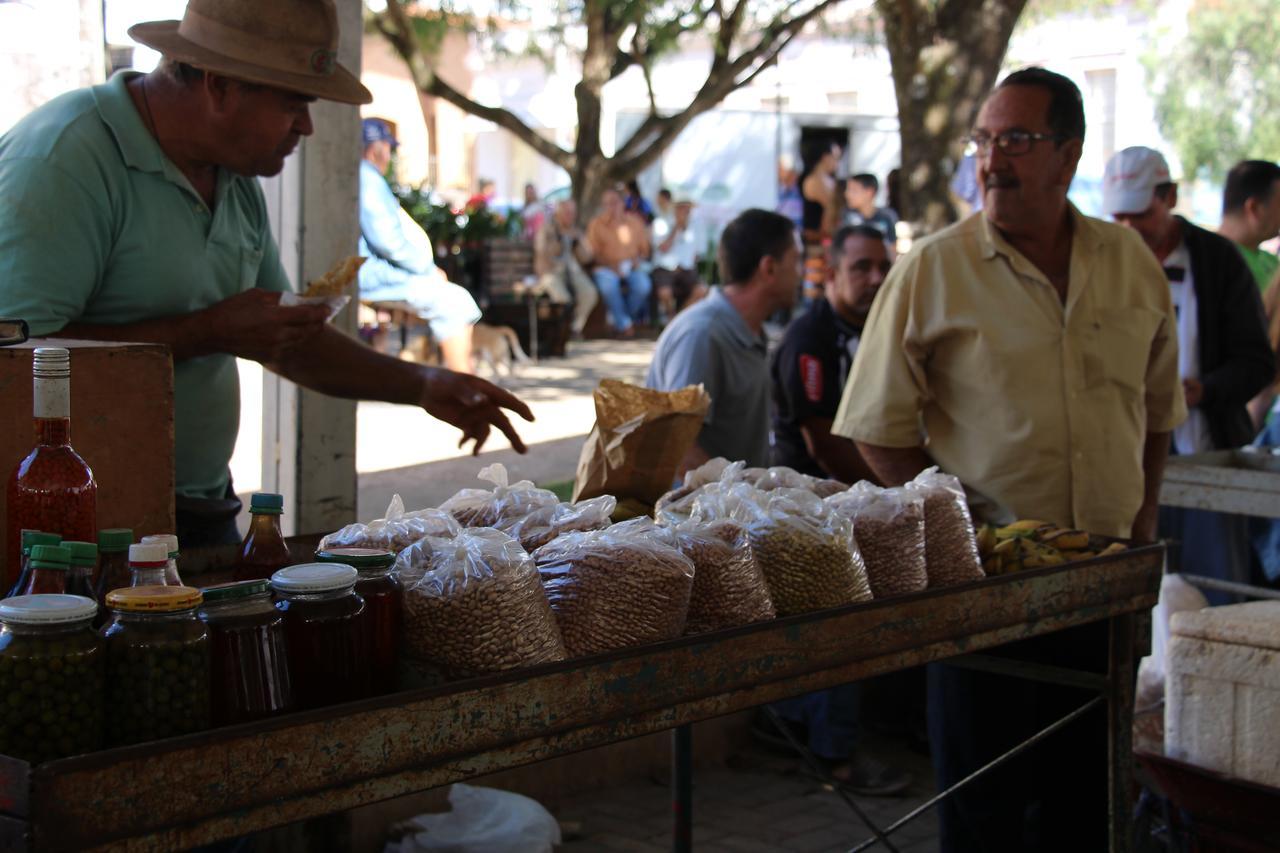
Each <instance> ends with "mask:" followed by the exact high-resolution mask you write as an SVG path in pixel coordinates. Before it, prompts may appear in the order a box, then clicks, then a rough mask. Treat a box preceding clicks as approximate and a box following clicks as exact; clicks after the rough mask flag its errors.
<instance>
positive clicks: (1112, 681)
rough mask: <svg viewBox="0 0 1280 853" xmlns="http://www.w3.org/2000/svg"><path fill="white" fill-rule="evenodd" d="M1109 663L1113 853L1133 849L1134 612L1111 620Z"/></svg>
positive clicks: (1108, 696)
mask: <svg viewBox="0 0 1280 853" xmlns="http://www.w3.org/2000/svg"><path fill="white" fill-rule="evenodd" d="M1109 634H1110V642H1109V660H1108V665H1107V680H1108V682H1109V683H1108V687H1107V730H1108V731H1107V735H1108V736H1107V753H1108V759H1109V761H1108V769H1109V773H1108V779H1107V782H1108V788H1109V792H1110V807H1109V809H1108V812H1109V814H1108V816H1109V818H1110V829H1111V853H1128V851H1129V850H1130V849H1131V848H1132V844H1133V836H1132V832H1131V822H1132V810H1133V809H1132V805H1133V804H1132V797H1131V794H1132V791H1133V702H1134V678H1135V676H1134V661H1133V650H1134V615H1133V614H1132V613H1124V614H1121V615H1119V616H1114V617H1112V619H1111V621H1110V631H1109Z"/></svg>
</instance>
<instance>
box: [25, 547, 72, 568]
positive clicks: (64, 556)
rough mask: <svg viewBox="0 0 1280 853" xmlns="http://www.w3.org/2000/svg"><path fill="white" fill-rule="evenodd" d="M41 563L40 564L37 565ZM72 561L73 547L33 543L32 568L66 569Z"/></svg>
mask: <svg viewBox="0 0 1280 853" xmlns="http://www.w3.org/2000/svg"><path fill="white" fill-rule="evenodd" d="M37 563H39V564H40V565H38V566H37V565H36V564H37ZM70 563H71V549H70V548H64V547H62V546H61V545H32V546H31V565H32V568H41V569H65V568H66V567H67V566H68V565H69V564H70Z"/></svg>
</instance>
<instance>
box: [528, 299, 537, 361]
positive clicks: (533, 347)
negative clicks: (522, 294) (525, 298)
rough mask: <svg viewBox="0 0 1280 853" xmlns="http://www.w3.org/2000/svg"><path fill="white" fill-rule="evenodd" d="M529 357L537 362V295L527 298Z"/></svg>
mask: <svg viewBox="0 0 1280 853" xmlns="http://www.w3.org/2000/svg"><path fill="white" fill-rule="evenodd" d="M529 350H530V351H529V358H531V359H533V363H534V364H537V363H538V297H536V296H533V297H530V298H529Z"/></svg>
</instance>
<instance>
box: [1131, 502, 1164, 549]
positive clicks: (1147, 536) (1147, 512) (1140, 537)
mask: <svg viewBox="0 0 1280 853" xmlns="http://www.w3.org/2000/svg"><path fill="white" fill-rule="evenodd" d="M1159 512H1160V507H1159V506H1157V505H1155V504H1145V503H1144V504H1143V505H1142V509H1140V510H1138V514H1137V516H1136V517H1135V518H1134V519H1133V530H1132V532H1130V534H1129V536H1130V537H1131V538H1132V539H1133V540H1134V541H1135V542H1138V543H1140V544H1147V543H1150V542H1154V541H1156V521H1157V518H1158V515H1159Z"/></svg>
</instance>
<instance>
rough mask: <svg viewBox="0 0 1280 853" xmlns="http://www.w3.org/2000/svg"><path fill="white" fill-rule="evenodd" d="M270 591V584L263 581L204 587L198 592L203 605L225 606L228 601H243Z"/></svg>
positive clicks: (236, 582)
mask: <svg viewBox="0 0 1280 853" xmlns="http://www.w3.org/2000/svg"><path fill="white" fill-rule="evenodd" d="M270 591H271V583H270V582H269V581H265V580H256V581H235V582H233V583H220V584H216V585H214V586H206V587H205V588H204V589H202V590H200V594H201V595H203V596H204V603H205V604H225V603H226V602H228V601H243V600H244V599H246V598H252V597H253V596H255V595H262V594H263V593H267V592H270Z"/></svg>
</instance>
